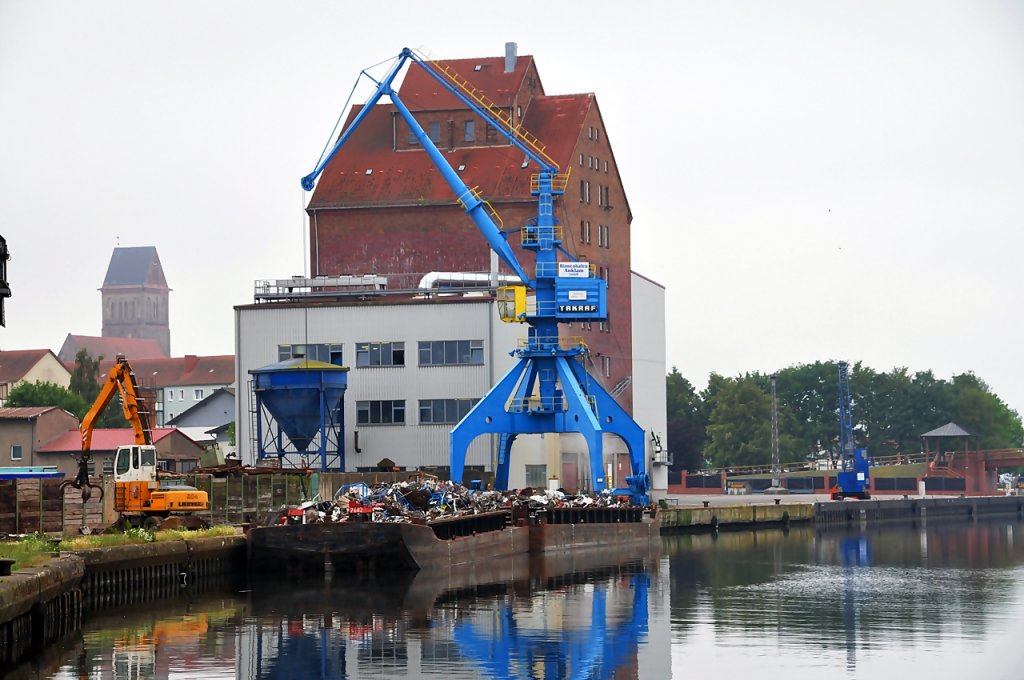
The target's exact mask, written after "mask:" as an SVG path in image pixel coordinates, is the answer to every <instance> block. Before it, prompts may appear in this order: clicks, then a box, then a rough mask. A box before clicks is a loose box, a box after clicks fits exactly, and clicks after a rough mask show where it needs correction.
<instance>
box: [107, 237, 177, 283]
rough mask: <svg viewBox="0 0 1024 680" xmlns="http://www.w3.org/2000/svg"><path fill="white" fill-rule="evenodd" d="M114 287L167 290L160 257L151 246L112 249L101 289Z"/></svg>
mask: <svg viewBox="0 0 1024 680" xmlns="http://www.w3.org/2000/svg"><path fill="white" fill-rule="evenodd" d="M116 286H146V287H149V288H167V279H165V278H164V270H163V267H162V266H161V265H160V256H159V255H157V253H156V248H154V247H153V246H139V247H135V248H114V252H113V254H112V255H111V256H110V264H109V265H107V276H106V278H104V279H103V288H113V287H116Z"/></svg>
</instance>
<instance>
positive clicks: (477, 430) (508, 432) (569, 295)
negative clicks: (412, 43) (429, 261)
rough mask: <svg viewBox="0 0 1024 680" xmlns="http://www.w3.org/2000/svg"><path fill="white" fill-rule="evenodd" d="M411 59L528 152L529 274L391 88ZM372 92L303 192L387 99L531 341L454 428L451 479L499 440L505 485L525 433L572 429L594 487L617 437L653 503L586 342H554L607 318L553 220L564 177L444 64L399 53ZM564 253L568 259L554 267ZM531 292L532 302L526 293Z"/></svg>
mask: <svg viewBox="0 0 1024 680" xmlns="http://www.w3.org/2000/svg"><path fill="white" fill-rule="evenodd" d="M407 62H412V63H413V64H415V65H416V66H418V67H420V68H422V69H424V71H425V72H426V73H427V74H429V75H430V76H431V77H432V78H433V79H434V80H436V81H437V82H438V83H439V84H440V85H441V86H442V87H444V88H445V89H446V90H447V91H448V92H450V93H451V94H452V95H454V96H455V97H456V98H458V99H459V100H460V101H461V102H462V103H463V104H465V105H466V106H468V107H469V108H470V109H471V110H472V111H473V112H474V113H476V114H477V115H479V116H480V117H481V118H483V119H484V120H485V121H486V122H488V123H489V124H490V125H492V126H493V127H494V128H495V129H496V130H497V131H498V132H500V133H501V134H502V135H503V136H504V137H505V138H507V139H508V141H509V142H510V143H511V144H512V145H513V146H515V147H516V148H518V149H519V150H520V151H522V152H523V153H525V154H526V157H527V159H528V162H532V163H534V164H536V165H537V167H538V172H537V173H536V174H535V175H533V176H532V178H531V194H532V195H533V196H536V197H537V216H536V218H533V219H531V220H530V221H528V222H527V224H525V225H523V226H522V227H520V228H519V229H518V231H519V234H520V238H521V245H522V247H523V248H524V249H525V250H528V251H531V252H533V253H535V257H536V267H535V270H534V271H533V272H527V271H526V270H525V269H524V268H523V267H522V265H521V264H520V263H519V261H518V259H517V258H516V256H515V253H514V251H513V250H512V247H511V246H510V245H509V242H508V233H506V232H505V231H502V229H501V227H500V226H499V224H500V218H498V217H497V214H496V213H495V212H494V210H493V208H492V207H491V206H490V204H489V203H487V201H486V200H484V199H483V198H481V197H480V196H479V195H478V192H476V191H475V190H472V189H470V188H469V187H468V186H467V185H466V184H465V183H464V182H463V181H462V179H461V177H460V176H459V174H458V173H457V172H456V171H455V170H454V169H453V168H452V166H451V165H450V164H449V163H448V161H447V160H446V159H445V157H444V155H443V154H442V153H441V152H440V151H439V150H438V149H437V147H436V146H435V145H434V143H433V141H432V140H431V139H430V136H429V135H428V134H427V133H426V132H425V131H424V130H423V127H422V126H421V125H420V124H419V123H418V122H417V120H416V118H415V116H413V114H412V113H411V112H410V111H409V109H408V108H407V107H406V106H405V104H404V103H403V102H402V100H401V99H400V98H399V96H398V94H397V92H396V91H395V90H394V89H393V87H392V84H393V82H394V80H395V77H396V76H397V75H398V74H399V73H400V71H401V70H402V68H403V67H404V66H405V65H406V63H407ZM362 75H366V77H368V78H370V79H371V80H373V82H374V83H376V90H375V91H374V93H373V95H372V96H371V97H370V98H369V100H368V101H367V103H366V105H365V106H364V107H363V108H362V109H361V110H360V111H359V112H358V113H357V114H356V115H355V117H354V118H353V120H352V122H351V124H350V125H349V126H348V127H347V128H345V130H344V131H342V133H341V134H340V135H339V137H338V140H337V141H336V142H335V143H334V145H333V146H332V147H331V148H330V150H329V151H327V150H326V149H325V153H324V154H322V155H321V158H320V161H319V162H318V163H317V165H316V167H315V168H314V170H313V171H312V172H311V173H309V174H308V175H306V176H305V177H303V178H302V187H303V189H305V190H306V191H309V190H311V189H312V188H313V186H314V184H315V182H316V179H317V178H318V177H319V176H320V174H321V173H322V172H323V171H324V169H325V168H326V166H327V164H328V163H329V162H330V160H331V159H332V158H333V157H334V155H335V154H336V153H337V152H338V151H339V150H340V149H341V148H342V147H343V146H344V145H345V143H346V142H347V141H348V140H349V139H350V138H351V136H352V134H353V133H354V132H355V130H356V129H358V127H359V125H360V124H361V123H362V122H363V120H364V119H365V118H366V116H367V115H368V114H369V112H370V110H371V109H372V108H373V107H374V106H375V105H376V104H377V102H378V101H380V99H381V97H383V96H385V95H386V96H387V97H388V98H389V99H390V100H391V103H392V104H393V105H394V106H395V109H396V110H397V111H398V113H399V115H401V117H402V119H403V120H404V121H405V122H406V124H408V126H409V128H410V130H411V132H412V134H413V135H414V136H415V137H416V139H417V140H418V141H419V144H420V145H421V146H422V148H423V149H424V151H426V153H427V154H428V156H429V157H430V159H431V161H432V162H433V163H434V165H435V166H436V167H437V169H438V170H439V171H440V172H441V174H442V176H443V177H444V179H445V181H446V182H447V184H448V186H449V187H450V188H451V190H452V192H453V194H454V195H455V196H456V197H457V199H458V201H459V203H460V204H461V205H462V206H463V208H464V209H465V211H466V213H467V214H468V215H469V217H470V218H471V219H472V220H473V222H474V224H475V225H476V227H477V229H478V230H479V231H480V233H481V234H482V235H483V236H484V238H485V239H486V240H487V243H488V244H489V245H490V247H491V249H492V250H493V251H494V252H495V253H496V254H497V256H498V257H499V258H500V259H501V261H502V262H504V263H505V264H506V265H507V266H508V267H509V268H510V269H511V270H512V271H513V272H515V274H516V276H518V277H519V280H520V282H521V283H520V284H516V285H512V286H502V287H500V288H498V290H497V300H498V313H499V316H500V317H501V319H502V320H503V321H506V322H513V323H525V324H527V325H528V326H529V335H528V337H527V338H526V340H525V342H523V343H521V345H520V346H519V347H518V348H517V349H516V350H515V351H514V354H515V356H516V357H517V358H518V362H517V364H516V366H514V367H513V368H512V369H511V370H510V371H509V372H508V373H506V374H505V376H504V377H503V378H501V380H499V381H498V383H497V384H495V385H494V386H493V387H492V388H491V389H490V391H488V393H487V394H486V395H485V396H484V397H483V399H481V400H480V401H479V402H477V404H476V406H474V407H473V409H472V410H470V412H469V413H468V414H467V415H466V417H465V418H463V419H462V420H461V421H460V422H459V423H458V424H457V425H456V426H455V428H453V429H452V432H451V438H450V446H451V478H452V479H453V480H454V481H457V482H459V481H462V475H463V470H464V468H465V462H466V451H467V449H468V447H469V445H470V444H471V443H472V441H473V440H474V439H476V438H477V437H478V436H480V435H482V434H487V433H491V434H497V435H499V444H498V456H497V468H496V469H495V486H496V487H497V488H499V489H507V488H508V478H509V462H510V461H509V458H510V455H509V454H510V452H511V449H512V444H513V442H514V441H515V439H516V437H518V436H519V435H522V434H540V433H549V432H550V433H564V432H577V433H579V434H581V435H582V436H583V438H584V439H585V440H586V442H587V447H588V451H589V458H590V470H591V474H592V476H593V485H594V490H596V491H603V490H605V489H606V488H607V483H606V480H605V476H604V454H603V441H602V436H603V433H605V432H608V433H611V434H616V435H618V436H619V437H621V438H622V439H623V441H625V443H626V446H627V447H628V449H629V455H630V464H631V472H632V474H631V475H630V476H628V477H627V478H626V483H627V485H628V488H627V489H617V490H614V492H615V493H623V494H629V495H630V496H631V497H632V499H633V501H634V502H636V503H638V504H640V505H649V504H650V496H649V493H648V490H649V488H650V476H649V475H648V474H647V471H646V460H645V453H644V451H645V442H644V431H643V429H642V428H641V427H640V426H639V425H638V424H637V423H636V422H635V421H634V420H633V418H632V417H631V416H630V415H629V413H627V412H626V411H625V409H623V408H622V407H621V406H619V404H618V403H617V402H616V401H615V399H614V398H613V397H612V396H611V395H610V394H609V393H608V392H607V391H606V390H605V389H604V388H603V387H602V386H601V385H600V384H599V383H598V381H596V380H594V379H593V378H592V377H591V376H590V375H589V374H588V373H587V370H586V368H585V366H584V362H585V360H586V359H587V358H588V350H587V347H586V344H585V343H584V342H583V339H582V338H570V337H564V336H559V333H558V325H559V324H560V323H573V322H584V321H590V322H592V321H605V320H606V319H607V316H608V310H607V282H606V281H604V280H603V279H601V278H599V277H597V276H596V275H595V273H594V269H593V267H592V266H590V264H589V263H587V262H580V261H578V260H577V259H576V258H575V257H574V256H573V255H572V254H570V253H569V252H567V251H566V250H565V249H564V248H563V247H562V226H561V225H560V224H559V223H558V220H556V219H555V210H554V204H555V198H556V197H557V196H560V195H562V194H564V193H565V188H566V186H567V184H568V179H569V175H568V173H564V174H563V173H560V172H559V167H558V164H557V163H556V162H555V161H554V160H552V159H551V158H550V157H549V156H548V155H547V154H546V153H545V152H544V146H543V145H542V144H540V142H539V140H537V139H536V138H535V137H534V136H533V135H531V134H530V133H529V132H527V131H526V130H524V129H523V128H522V126H521V125H517V124H515V123H514V122H513V120H512V117H511V116H510V115H509V114H508V113H507V112H505V111H504V110H502V109H499V108H498V107H496V106H494V105H493V103H492V102H490V100H489V99H487V98H486V97H485V96H483V95H481V94H480V93H478V92H477V91H476V90H475V89H474V88H473V87H472V85H470V84H469V82H468V81H467V80H466V79H465V78H463V77H462V76H460V75H458V74H457V73H455V72H454V70H452V69H451V68H450V67H449V66H447V65H445V64H443V63H441V62H437V61H429V60H426V59H424V58H422V57H421V56H419V55H418V54H416V53H415V52H413V51H412V50H410V49H409V48H405V49H403V50H402V52H401V53H400V54H399V55H398V57H397V58H396V60H395V62H394V64H393V65H392V66H391V67H390V68H389V69H388V71H387V73H386V74H385V76H384V78H383V79H382V80H380V81H379V82H378V81H377V80H376V79H374V78H372V77H371V76H370V75H369V74H367V73H366V72H365V71H363V72H362ZM559 253H561V254H562V255H563V256H564V259H563V260H561V261H559V259H558V255H559ZM528 290H529V291H531V292H532V294H533V297H532V299H528V297H527V291H528Z"/></svg>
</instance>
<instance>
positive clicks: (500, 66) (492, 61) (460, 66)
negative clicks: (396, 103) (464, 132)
mask: <svg viewBox="0 0 1024 680" xmlns="http://www.w3.org/2000/svg"><path fill="white" fill-rule="evenodd" d="M438 63H440V64H443V65H444V66H448V67H449V68H450V69H452V70H454V71H455V73H457V74H458V75H460V76H462V77H463V78H465V79H466V80H468V81H469V82H470V83H471V84H472V86H473V89H474V90H475V91H476V92H477V93H478V94H480V95H483V96H486V97H487V98H488V99H490V100H491V101H492V102H494V104H495V105H496V106H499V107H508V106H511V105H512V99H513V97H514V96H515V94H516V93H517V92H518V91H519V88H520V87H522V84H523V78H525V77H526V72H527V71H528V70H529V68H530V65H531V64H533V57H532V56H529V55H523V56H521V57H518V58H517V59H516V66H515V68H514V69H512V71H510V72H509V73H505V57H481V58H477V59H448V60H440V61H439V62H438ZM442 68H443V66H442ZM398 96H399V97H400V98H401V100H402V101H403V102H405V105H406V106H407V107H409V110H410V111H448V110H452V109H465V108H466V105H465V104H463V103H462V102H461V101H459V100H458V99H457V98H456V97H455V95H453V94H452V93H451V92H449V91H448V90H447V89H445V88H444V87H443V86H442V85H441V84H440V83H438V82H437V80H435V79H434V78H433V77H432V76H431V75H430V74H428V73H427V72H426V71H425V70H424V69H423V68H421V67H420V66H418V65H416V64H413V65H411V66H410V67H409V70H408V71H406V74H405V80H403V81H402V86H401V87H400V88H398Z"/></svg>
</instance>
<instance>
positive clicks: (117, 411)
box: [71, 348, 127, 428]
mask: <svg viewBox="0 0 1024 680" xmlns="http://www.w3.org/2000/svg"><path fill="white" fill-rule="evenodd" d="M101 361H103V355H102V354H101V355H100V356H99V357H98V358H96V359H93V358H92V356H91V355H90V354H89V352H88V350H86V349H84V348H83V349H80V350H78V354H76V355H75V370H73V371H72V372H71V391H72V392H73V393H75V394H78V395H80V396H81V397H82V399H83V400H84V401H85V403H86V410H85V411H83V412H82V415H81V416H79V418H84V417H85V413H86V412H87V411H88V409H89V407H90V406H92V405H93V404H94V403H95V402H96V398H97V397H98V396H99V395H100V389H102V387H103V384H102V375H101V372H100V362H101ZM93 427H97V428H108V427H109V428H120V427H127V424H126V421H125V418H124V410H123V407H122V406H121V397H120V394H118V395H115V396H114V398H113V399H111V400H110V403H108V404H107V407H106V408H105V409H103V413H101V414H100V415H99V417H98V418H96V421H95V422H94V423H93Z"/></svg>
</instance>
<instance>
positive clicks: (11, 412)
mask: <svg viewBox="0 0 1024 680" xmlns="http://www.w3.org/2000/svg"><path fill="white" fill-rule="evenodd" d="M61 410H63V409H61V408H59V407H57V406H11V407H8V408H0V420H32V419H33V418H38V417H39V416H41V415H43V414H44V413H48V412H49V411H61ZM65 413H67V411H65ZM68 415H71V414H70V413H68Z"/></svg>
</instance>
